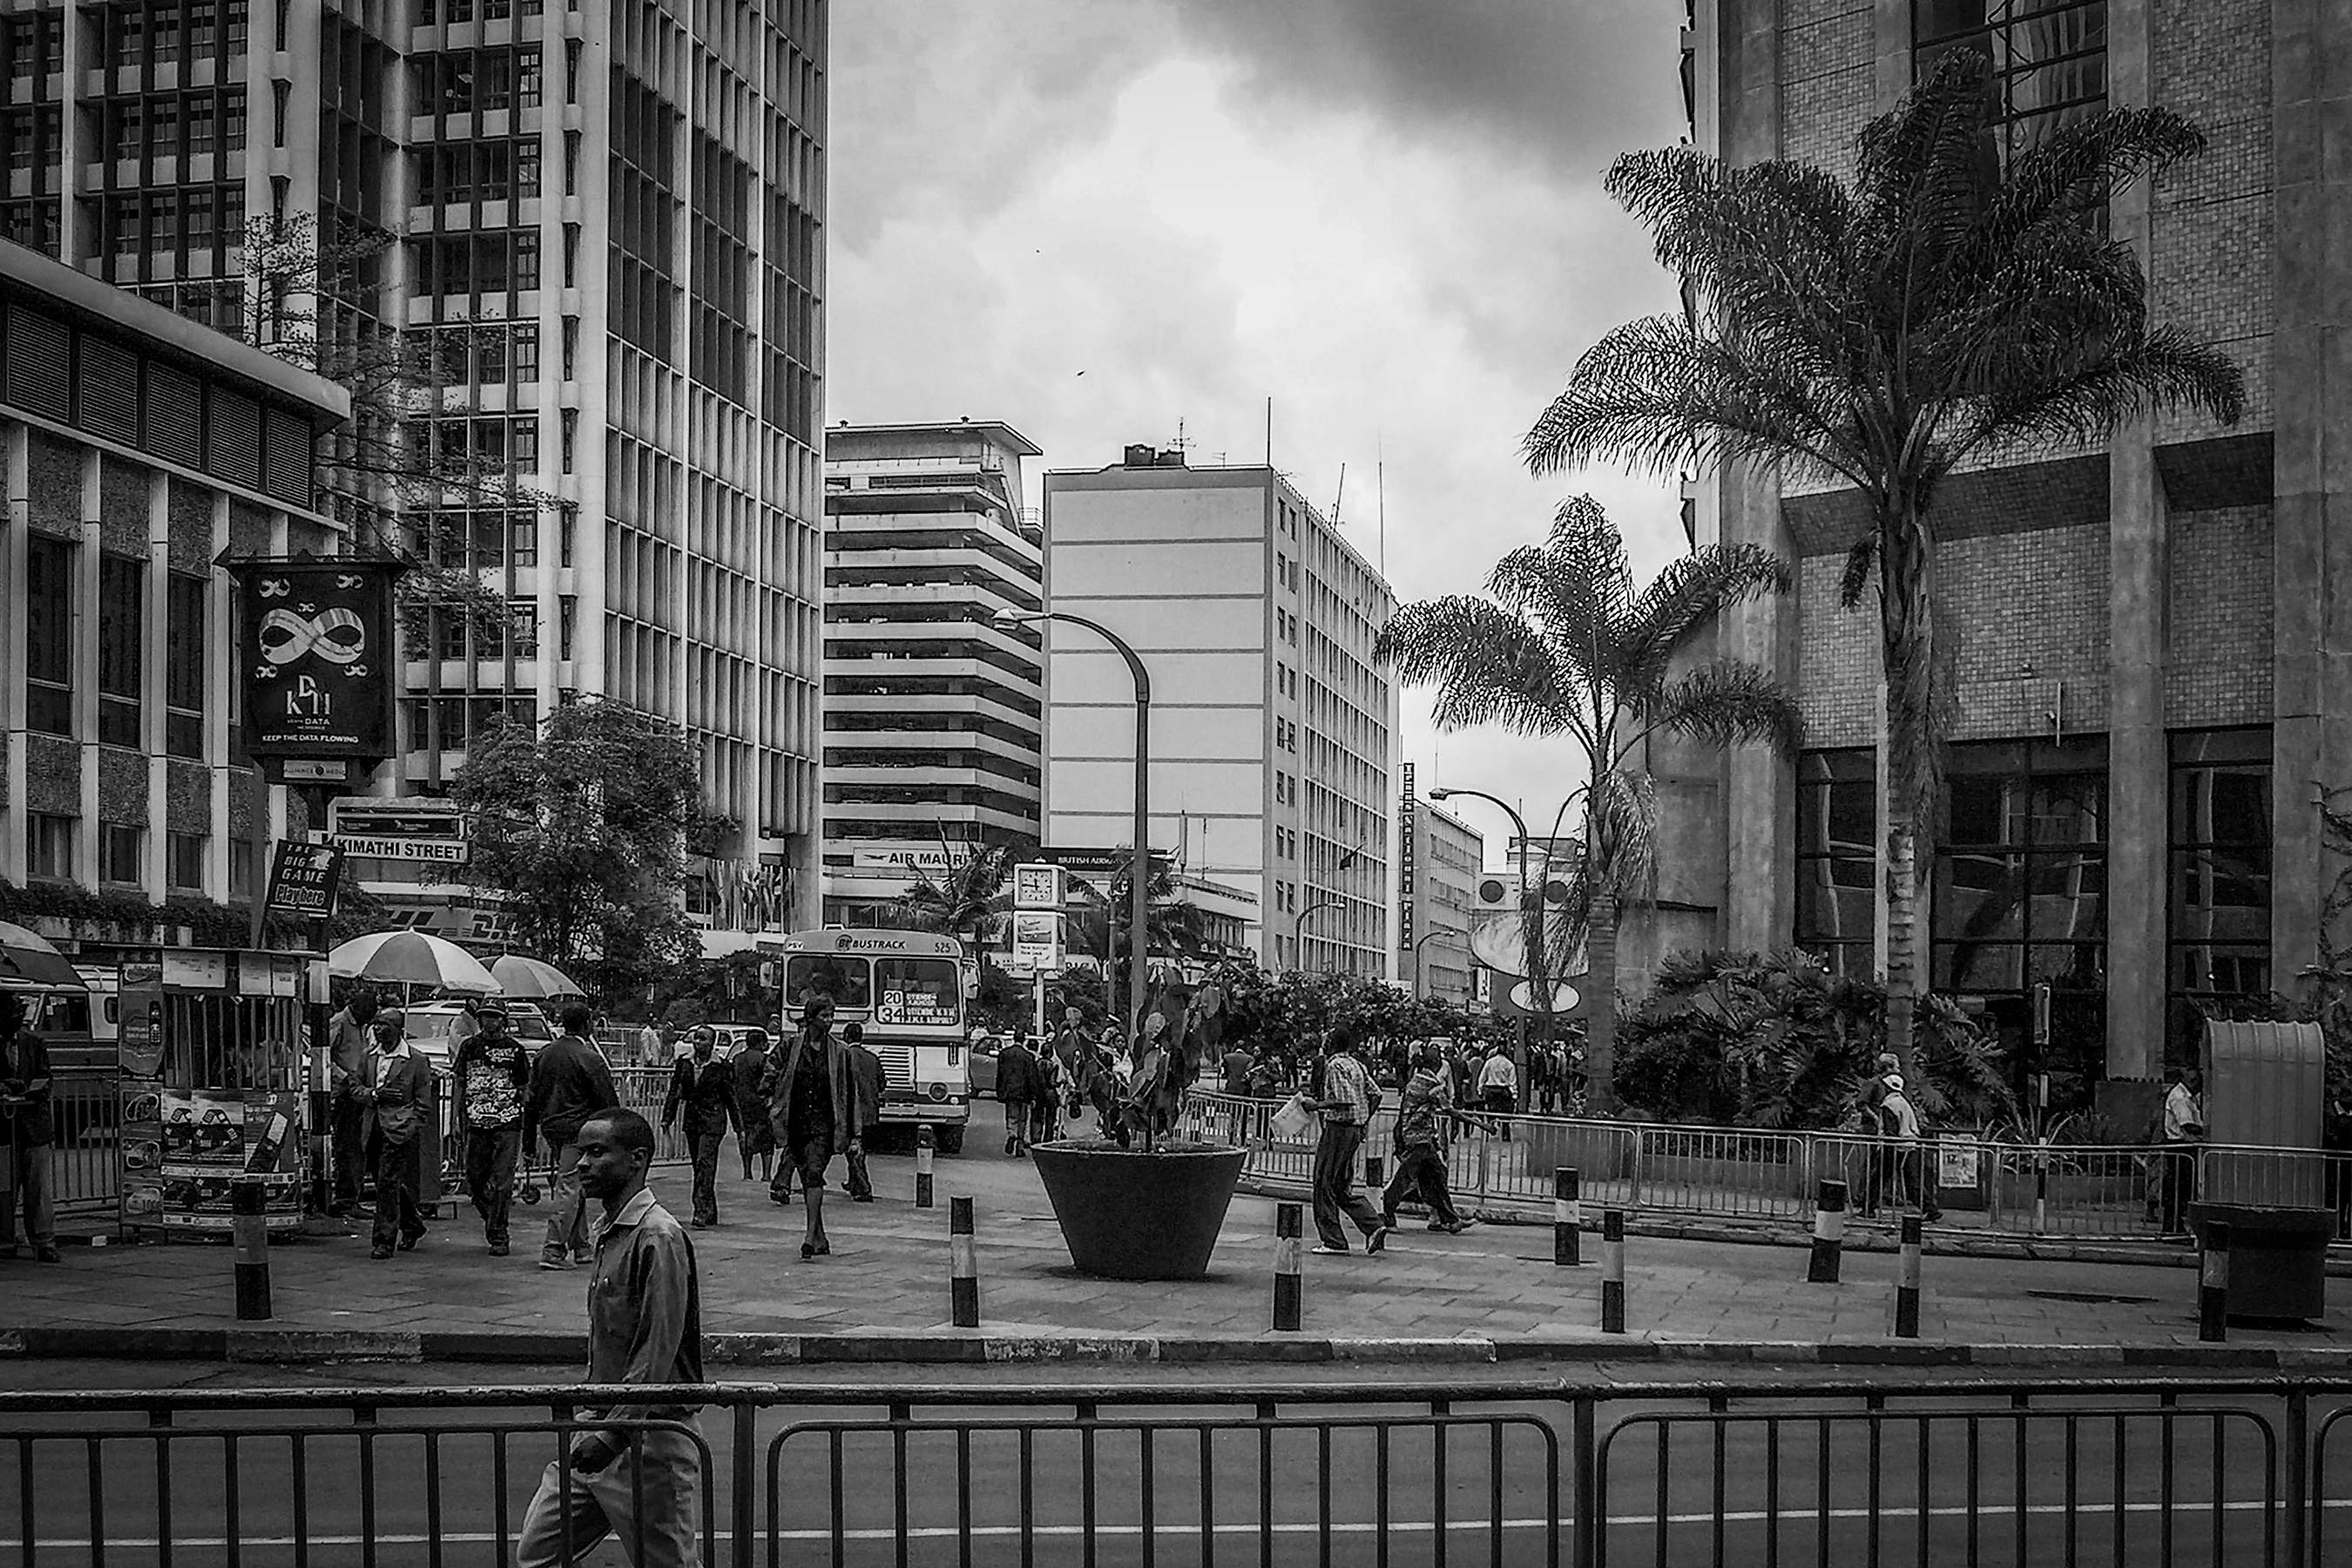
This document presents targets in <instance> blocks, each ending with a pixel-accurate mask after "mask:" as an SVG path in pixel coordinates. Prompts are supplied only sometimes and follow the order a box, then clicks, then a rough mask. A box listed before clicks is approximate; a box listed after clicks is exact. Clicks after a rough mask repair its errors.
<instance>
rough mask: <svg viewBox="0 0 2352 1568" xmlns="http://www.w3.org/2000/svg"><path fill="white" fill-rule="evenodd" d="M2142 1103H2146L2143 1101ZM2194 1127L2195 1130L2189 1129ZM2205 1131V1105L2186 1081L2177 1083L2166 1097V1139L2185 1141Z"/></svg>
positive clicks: (2175, 1141)
mask: <svg viewBox="0 0 2352 1568" xmlns="http://www.w3.org/2000/svg"><path fill="white" fill-rule="evenodd" d="M2142 1103H2146V1102H2145V1101H2143V1102H2142ZM2191 1127H2194V1128H2196V1129H2197V1131H2195V1132H2193V1133H2192V1132H2190V1131H2189V1129H2190V1128H2191ZM2204 1131H2205V1107H2204V1105H2203V1104H2202V1103H2201V1102H2200V1100H2199V1099H2198V1097H2197V1095H2196V1093H2195V1092H2194V1091H2193V1090H2191V1089H2189V1086H2188V1085H2187V1084H2185V1083H2176V1084H2174V1085H2173V1086H2172V1088H2171V1089H2169V1090H2168V1091H2167V1092H2166V1094H2165V1097H2164V1141H2165V1142H2168V1143H2185V1142H2189V1141H2190V1140H2191V1139H2192V1138H2201V1137H2203V1136H2204Z"/></svg>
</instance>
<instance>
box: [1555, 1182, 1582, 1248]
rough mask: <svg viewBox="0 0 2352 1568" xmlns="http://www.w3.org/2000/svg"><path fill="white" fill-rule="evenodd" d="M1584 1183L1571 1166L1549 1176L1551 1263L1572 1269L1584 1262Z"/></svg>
mask: <svg viewBox="0 0 2352 1568" xmlns="http://www.w3.org/2000/svg"><path fill="white" fill-rule="evenodd" d="M1582 1194H1583V1179H1582V1178H1581V1177H1580V1176H1579V1175H1578V1174H1577V1171H1576V1167H1575V1166H1573V1165H1562V1166H1561V1167H1559V1169H1558V1170H1556V1171H1554V1172H1553V1173H1551V1260H1552V1265H1553V1267H1554V1268H1574V1267H1575V1266H1576V1265H1578V1264H1580V1263H1582V1262H1583V1261H1584V1204H1583V1200H1582Z"/></svg>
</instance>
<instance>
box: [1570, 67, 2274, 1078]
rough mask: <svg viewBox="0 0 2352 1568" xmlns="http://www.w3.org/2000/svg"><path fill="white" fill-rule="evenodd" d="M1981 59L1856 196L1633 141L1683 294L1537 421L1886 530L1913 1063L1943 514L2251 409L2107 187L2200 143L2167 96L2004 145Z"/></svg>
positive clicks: (1894, 921)
mask: <svg viewBox="0 0 2352 1568" xmlns="http://www.w3.org/2000/svg"><path fill="white" fill-rule="evenodd" d="M1989 77H1990V62H1989V61H1988V60H1987V59H1986V58H1985V57H1984V56H1983V55H1981V54H1979V53H1978V52H1977V51H1975V50H1972V49H1955V50H1953V51H1951V52H1949V53H1948V54H1947V55H1945V56H1944V57H1943V58H1942V59H1941V60H1939V61H1938V62H1937V66H1936V68H1935V71H1934V73H1933V74H1932V75H1931V76H1930V77H1929V78H1928V79H1927V80H1926V81H1924V82H1922V83H1920V84H1919V86H1917V87H1916V88H1915V89H1912V91H1911V92H1910V94H1909V95H1908V96H1906V98H1905V99H1904V100H1903V101H1902V103H1901V104H1900V105H1898V106H1897V107H1896V108H1895V110H1893V111H1892V112H1891V113H1888V114H1885V115H1883V116H1881V117H1880V118H1878V119H1876V120H1874V121H1871V122H1870V124H1869V125H1868V126H1867V127H1866V128H1865V129H1864V131H1863V132H1862V140H1861V157H1860V162H1859V167H1858V169H1857V171H1856V174H1855V176H1854V180H1853V184H1852V186H1851V187H1848V186H1847V185H1844V184H1841V183H1840V182H1839V181H1838V180H1836V179H1835V178H1834V177H1832V175H1830V174H1826V173H1824V172H1822V170H1820V169H1817V168H1814V167H1812V166H1811V165H1810V164H1806V163H1795V162H1771V163H1756V164H1752V165H1749V166H1747V167H1734V166H1732V165H1730V164H1727V163H1723V162H1721V161H1720V160H1718V159H1716V158H1713V157H1710V156H1708V155H1707V154H1706V153H1700V152H1697V151H1696V150H1695V149H1692V148H1689V147H1679V148H1671V149H1667V150H1665V151H1662V152H1654V153H1628V154H1626V155H1625V156H1624V157H1622V158H1620V159H1619V160H1618V161H1617V163H1616V165H1615V166H1614V167H1613V168H1612V169H1611V170H1610V172H1609V178H1608V181H1607V185H1606V188H1607V190H1608V192H1609V194H1610V195H1612V196H1614V197H1615V198H1616V199H1617V200H1618V201H1619V202H1620V203H1621V204H1622V205H1624V207H1625V208H1626V209H1627V210H1628V211H1630V212H1631V213H1632V214H1633V216H1635V217H1636V218H1637V219H1639V220H1640V221H1641V223H1642V224H1643V226H1644V227H1646V228H1648V229H1649V230H1650V232H1651V234H1652V235H1653V236H1654V237H1655V239H1656V242H1657V253H1658V259H1659V260H1660V261H1661V262H1663V263H1664V265H1665V266H1666V267H1667V268H1669V269H1671V270H1672V271H1673V272H1674V273H1675V275H1676V276H1678V277H1679V278H1680V279H1682V280H1683V285H1684V291H1685V299H1686V300H1689V301H1690V302H1691V304H1690V308H1689V309H1687V310H1685V312H1683V313H1681V314H1677V315H1663V316H1652V317H1648V318H1645V319H1644V320H1642V321H1634V322H1633V323H1631V324H1630V325H1627V326H1623V327H1620V328H1618V329H1617V330H1616V331H1612V332H1611V333H1609V334H1608V335H1607V336H1606V337H1604V338H1602V339H1601V341H1600V342H1598V343H1596V344H1594V345H1593V346H1592V348H1591V350H1590V351H1589V352H1588V353H1586V354H1585V355H1584V357H1583V358H1582V359H1581V360H1580V361H1579V362H1578V363H1577V366H1576V371H1575V374H1573V375H1572V376H1571V377H1570V380H1569V384H1568V389H1567V390H1566V391H1565V392H1563V393H1561V394H1560V395H1559V397H1558V398H1557V399H1555V400H1554V401H1553V403H1552V405H1551V406H1550V407H1549V409H1547V410H1546V411H1545V413H1544V416H1543V417H1542V418H1541V419H1539V420H1538V421H1537V423H1536V426H1535V428H1534V429H1533V430H1531V431H1529V432H1528V437H1527V454H1528V463H1529V465H1530V466H1531V467H1532V468H1534V469H1535V471H1536V472H1537V473H1538V474H1545V473H1552V472H1557V471H1559V470H1561V469H1564V468H1571V467H1574V466H1576V465H1579V464H1582V463H1587V462H1591V461H1593V460H1595V459H1599V458H1630V459H1633V460H1635V461H1639V462H1643V463H1645V464H1649V465H1653V466H1654V467H1656V468H1659V469H1661V470H1663V471H1666V472H1672V471H1674V470H1675V469H1677V468H1698V467H1704V466H1716V465H1723V464H1729V463H1734V462H1749V463H1754V464H1756V465H1758V466H1759V467H1760V468H1764V469H1766V470H1768V471H1780V472H1784V473H1787V474H1790V475H1792V476H1795V477H1799V478H1809V479H1842V480H1843V481H1844V482H1845V483H1847V484H1850V485H1852V486H1853V488H1854V489H1855V490H1857V491H1858V492H1860V494H1861V496H1862V498H1863V500H1864V503H1865V504H1866V505H1867V507H1868V509H1869V511H1870V517H1871V521H1870V525H1869V527H1868V529H1867V530H1866V531H1864V533H1863V534H1862V536H1861V537H1860V538H1859V539H1857V540H1855V541H1854V542H1853V549H1852V551H1851V552H1849V554H1848V555H1847V558H1846V570H1845V580H1844V586H1843V599H1844V602H1845V603H1846V604H1847V605H1855V604H1858V603H1860V602H1861V600H1862V597H1863V595H1864V594H1865V593H1867V592H1868V591H1869V590H1870V588H1871V587H1872V585H1873V581H1874V574H1875V584H1876V587H1877V590H1878V609H1879V655H1880V659H1881V663H1882V666H1883V674H1884V676H1885V687H1886V719H1885V722H1886V792H1885V798H1886V805H1885V822H1884V827H1885V834H1884V837H1883V840H1882V847H1881V850H1880V862H1879V872H1880V875H1879V877H1878V879H1877V881H1878V886H1879V887H1880V889H1882V890H1881V892H1880V893H1879V895H1878V896H1879V897H1880V898H1881V899H1882V900H1885V910H1886V917H1887V919H1886V927H1887V941H1886V977H1885V978H1886V986H1887V994H1888V996H1887V1001H1888V1011H1887V1034H1888V1037H1889V1039H1890V1040H1891V1042H1892V1044H1893V1047H1894V1048H1895V1051H1896V1052H1897V1053H1898V1054H1899V1055H1900V1056H1901V1057H1902V1058H1903V1062H1904V1068H1905V1070H1906V1072H1908V1071H1911V1070H1912V1069H1913V1065H1914V1064H1913V1062H1912V1058H1911V1033H1912V1015H1913V1011H1914V1009H1915V1007H1916V1004H1917V999H1918V997H1919V996H1920V994H1922V990H1923V984H1922V982H1923V976H1922V975H1921V973H1920V966H1919V952H1920V943H1921V941H1922V932H1921V931H1920V929H1919V926H1920V921H1919V915H1918V904H1919V898H1920V890H1921V888H1922V887H1923V886H1924V885H1925V883H1926V882H1927V878H1928V874H1929V872H1930V871H1931V870H1932V868H1933V866H1934V845H1933V843H1932V837H1933V833H1932V829H1933V826H1934V824H1935V821H1936V819H1937V813H1938V811H1939V809H1940V806H1941V803H1942V795H1943V791H1942V778H1941V775H1942V766H1941V757H1942V745H1943V739H1944V736H1945V734H1946V733H1947V732H1948V728H1949V713H1950V709H1951V702H1950V699H1949V694H1948V689H1949V684H1950V681H1949V674H1948V645H1947V644H1939V643H1938V641H1937V636H1936V604H1937V601H1936V584H1935V566H1936V526H1935V515H1936V511H1935V508H1936V501H1937V496H1938V494H1939V493H1940V492H1941V490H1942V489H1943V485H1944V481H1945V480H1946V479H1948V478H1949V477H1950V476H1951V474H1952V473H1953V472H1954V471H1955V470H1957V469H1958V468H1960V467H1961V466H1962V465H1963V464H1965V463H1968V462H1969V461H1971V460H1972V459H1978V458H1983V457H1986V456H1988V455H1993V454H1999V453H2000V452H2003V451H2015V450H2019V449H2026V450H2031V449H2033V448H2035V447H2045V448H2046V447H2053V446H2055V447H2081V446H2087V445H2091V444H2093V443H2095V442H2097V441H2099V440H2102V439H2105V437H2108V436H2110V435H2112V434H2113V433H2114V431H2115V430H2116V428H2117V427H2118V426H2121V425H2122V424H2123V422H2124V421H2125V420H2126V419H2127V418H2129V417H2132V416H2135V415H2137V414H2141V413H2145V412H2148V411H2152V410H2157V409H2162V408H2168V407H2189V408H2201V409H2204V410H2207V411H2208V412H2210V413H2211V414H2213V415H2214V416H2217V417H2219V418H2220V419H2221V421H2222V422H2223V423H2225V424H2234V423H2236V421H2237V418H2238V415H2239V412H2240V410H2241V409H2242V408H2243V406H2244V405H2245V383H2244V377H2243V376H2242V374H2240V372H2239V371H2238V369H2237V367H2236V366H2235V365H2233V364H2231V363H2230V361H2229V360H2228V359H2227V358H2226V357H2225V356H2223V355H2222V354H2221V352H2220V351H2219V350H2217V349H2214V348H2212V347H2210V346H2209V345H2206V344H2203V343H2200V342H2195V341H2193V340H2191V339H2190V338H2189V337H2188V336H2187V335H2185V334H2184V333H2182V332H2180V331H2177V330H2175V329H2172V328H2168V327H2154V326H2151V325H2150V324H2149V322H2148V319H2147V279H2145V278H2144V277H2143V276H2142V275H2141V272H2140V267H2139V261H2138V259H2137V257H2135V256H2134V255H2133V253H2132V249H2131V247H2130V246H2129V245H2128V244H2126V243H2125V242H2123V241H2121V240H2116V239H2111V238H2109V237H2107V234H2106V228H2105V223H2104V221H2102V220H2103V216H2104V212H2105V204H2106V202H2107V199H2108V197H2109V196H2110V195H2113V194H2114V193H2116V191H2119V190H2122V189H2124V188H2125V187H2126V186H2128V185H2129V184H2132V183H2133V182H2134V181H2135V180H2137V179H2139V178H2141V177H2142V176H2150V177H2152V176H2154V175H2157V174H2162V173H2164V172H2165V171H2167V170H2168V169H2170V168H2172V167H2173V166H2174V165H2176V164H2178V163H2180V162H2182V161H2183V160H2185V159H2188V158H2191V157H2194V156H2196V155H2197V154H2198V153H2200V152H2201V151H2203V149H2204V146H2205V139H2204V137H2203V136H2202V135H2200V133H2199V132H2198V131H2197V129H2196V127H2194V126H2192V125H2191V124H2189V121H2186V120H2183V119H2182V118H2181V117H2180V116H2179V115H2178V114H2175V113H2173V112H2172V111H2171V110H2165V109H2116V110H2105V112H2102V113H2098V114H2090V115H2085V116H2084V117H2083V118H2081V119H2079V120H2075V121H2072V122H2070V123H2068V124H2066V125H2063V126H2061V127H2059V128H2058V129H2057V130H2055V131H2053V132H2051V133H2050V134H2049V136H2048V137H2047V138H2046V139H2044V140H2043V141H2042V142H2040V143H2039V144H2037V145H2034V146H2032V147H2026V148H2021V149H2019V150H2017V151H2016V152H2014V153H2012V154H2011V156H2010V157H2009V158H2008V160H2007V161H2006V163H2005V164H2004V163H2003V161H2002V159H2001V158H2000V156H1998V155H1997V153H1996V149H1995V147H1994V143H1993V135H1992V130H1991V123H1990V116H1991V114H1992V112H1993V110H1994V108H1995V106H1996V104H1997V102H1998V95H1997V94H1995V93H1994V92H1992V91H1991V90H1990V86H1989Z"/></svg>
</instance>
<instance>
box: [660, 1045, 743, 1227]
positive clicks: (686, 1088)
mask: <svg viewBox="0 0 2352 1568" xmlns="http://www.w3.org/2000/svg"><path fill="white" fill-rule="evenodd" d="M688 1039H689V1040H690V1041H691V1043H692V1045H693V1047H694V1048H693V1049H692V1050H690V1051H688V1053H687V1054H686V1055H684V1056H682V1057H680V1058H677V1066H676V1067H674V1068H671V1069H670V1077H669V1093H668V1094H667V1096H666V1097H664V1099H663V1100H662V1131H664V1132H667V1131H670V1129H671V1128H672V1127H674V1126H675V1125H676V1124H677V1113H678V1110H679V1109H680V1108H681V1107H683V1108H684V1109H685V1111H686V1147H687V1151H688V1154H689V1155H690V1156H691V1157H692V1158H693V1161H694V1219H693V1221H692V1224H693V1226H694V1228H695V1229H697V1230H708V1229H709V1228H710V1227H711V1226H714V1225H717V1224H718V1223H719V1145H720V1144H721V1143H723V1142H726V1139H727V1117H728V1111H729V1109H730V1107H731V1106H732V1105H733V1103H734V1100H735V1068H734V1064H733V1063H731V1062H725V1061H721V1060H719V1058H718V1055H717V1052H718V1047H719V1031H717V1030H716V1029H713V1028H712V1027H711V1026H709V1025H708V1024H703V1025H699V1026H697V1027H696V1028H695V1030H694V1032H693V1034H692V1035H690V1036H689V1037H688Z"/></svg>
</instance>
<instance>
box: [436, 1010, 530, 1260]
mask: <svg viewBox="0 0 2352 1568" xmlns="http://www.w3.org/2000/svg"><path fill="white" fill-rule="evenodd" d="M474 1021H475V1023H476V1025H477V1028H476V1029H475V1031H474V1032H473V1033H472V1034H470V1035H468V1036H467V1037H466V1038H465V1040H464V1041H463V1042H462V1043H460V1044H459V1046H458V1047H457V1055H456V1056H454V1057H453V1058H450V1061H449V1078H450V1080H451V1083H452V1084H453V1085H454V1088H455V1093H456V1096H457V1105H456V1108H455V1109H456V1115H455V1118H454V1121H455V1125H456V1126H457V1129H458V1135H459V1136H460V1137H461V1138H462V1139H463V1140H464V1144H465V1151H466V1191H467V1193H468V1194H472V1197H473V1200H474V1212H475V1213H476V1214H478V1215H481V1216H482V1239H483V1240H484V1241H486V1242H488V1244H489V1248H490V1256H491V1257H493V1258H504V1257H505V1256H506V1255H507V1211H508V1209H509V1207H510V1206H511V1205H512V1204H513V1202H514V1176H515V1161H516V1159H517V1157H518V1156H520V1153H521V1152H522V1101H523V1096H524V1094H525V1093H526V1092H528V1091H529V1089H530V1053H529V1052H528V1051H526V1050H524V1049H523V1046H522V1042H521V1041H520V1040H518V1039H516V1038H515V1037H513V1036H512V1035H509V1034H508V1033H507V1006H506V1004H505V1003H503V1002H484V1003H482V1004H481V1005H479V1006H478V1007H476V1008H475V1009H474Z"/></svg>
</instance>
